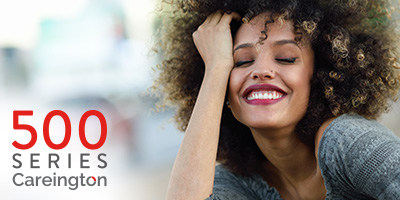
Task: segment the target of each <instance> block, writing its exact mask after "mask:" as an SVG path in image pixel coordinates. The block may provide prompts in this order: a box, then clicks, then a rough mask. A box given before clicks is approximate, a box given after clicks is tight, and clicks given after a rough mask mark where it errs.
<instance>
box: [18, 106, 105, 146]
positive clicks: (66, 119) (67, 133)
mask: <svg viewBox="0 0 400 200" xmlns="http://www.w3.org/2000/svg"><path fill="white" fill-rule="evenodd" d="M32 115H33V111H32V110H14V112H13V128H14V129H15V130H27V131H28V132H29V133H30V134H31V140H30V141H29V142H28V143H27V144H20V143H18V142H17V141H14V142H13V143H12V145H13V146H14V147H15V148H17V149H22V150H25V149H29V148H31V147H33V145H35V143H36V140H37V132H36V130H35V128H34V127H32V126H31V125H28V124H20V123H19V118H18V117H19V116H32ZM56 115H58V116H60V117H61V118H62V119H63V120H64V123H65V136H64V139H63V141H62V142H61V143H60V144H54V143H53V142H52V141H51V139H50V133H49V127H50V121H51V119H52V118H53V117H54V116H56ZM92 115H94V116H96V117H97V118H98V119H99V120H100V125H101V135H100V139H99V141H98V142H97V143H96V144H90V143H89V142H88V141H87V139H86V135H85V125H86V120H87V119H88V118H89V117H90V116H92ZM43 137H44V141H45V142H46V144H47V146H49V147H50V148H52V149H56V150H57V149H62V148H64V147H65V146H67V144H68V142H69V140H70V139H71V120H70V119H69V117H68V115H67V114H66V113H65V112H63V111H61V110H53V111H51V112H49V113H48V114H47V115H46V117H45V119H44V122H43ZM106 137H107V122H106V118H105V117H104V116H103V114H101V112H99V111H97V110H89V111H87V112H85V113H84V114H83V115H82V117H81V120H80V121H79V138H80V140H81V142H82V144H83V146H85V147H86V148H88V149H92V150H94V149H98V148H100V147H101V146H103V144H104V142H105V141H106Z"/></svg>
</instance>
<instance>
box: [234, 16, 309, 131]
mask: <svg viewBox="0 0 400 200" xmlns="http://www.w3.org/2000/svg"><path fill="white" fill-rule="evenodd" d="M266 16H267V15H266V14H261V15H258V16H257V17H255V18H253V19H252V20H251V21H250V22H249V23H246V24H243V25H242V26H241V27H240V28H239V30H238V32H237V34H236V36H235V38H234V47H233V48H234V61H235V63H236V65H235V67H234V69H233V70H232V72H231V76H230V80H229V91H228V99H229V102H230V108H231V110H232V113H233V115H234V116H235V118H236V119H237V120H238V121H240V122H241V123H243V124H245V125H246V126H248V127H249V128H250V129H251V130H252V131H254V130H271V129H279V130H280V129H282V130H288V131H294V129H295V126H296V124H297V123H298V122H299V121H300V120H301V118H302V117H303V116H304V115H305V112H306V109H307V106H308V99H309V95H310V80H311V77H312V74H313V68H314V54H313V51H312V49H311V45H310V44H307V43H305V42H303V43H300V44H298V43H297V42H295V40H294V38H295V35H294V33H293V30H294V28H293V24H292V23H291V22H290V21H284V22H283V23H280V22H275V23H273V24H272V23H270V24H268V32H267V35H268V37H267V39H266V40H264V41H263V42H262V44H260V43H258V42H259V38H260V37H263V35H262V34H261V31H263V30H264V29H265V21H266Z"/></svg>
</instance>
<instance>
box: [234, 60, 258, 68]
mask: <svg viewBox="0 0 400 200" xmlns="http://www.w3.org/2000/svg"><path fill="white" fill-rule="evenodd" d="M252 62H254V60H245V61H239V62H237V63H235V67H240V66H242V65H245V64H249V63H252Z"/></svg>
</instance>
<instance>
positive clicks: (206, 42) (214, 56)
mask: <svg viewBox="0 0 400 200" xmlns="http://www.w3.org/2000/svg"><path fill="white" fill-rule="evenodd" d="M232 19H236V20H240V15H239V14H238V13H236V12H232V13H230V14H228V13H222V12H221V11H217V12H215V13H213V14H211V15H210V16H208V17H207V19H206V20H205V21H204V22H203V24H201V25H200V26H199V28H198V29H197V30H196V31H195V32H194V33H193V41H194V44H195V45H196V48H197V50H198V51H199V53H200V55H201V57H202V59H203V61H204V64H205V67H206V71H208V70H210V69H215V68H218V69H223V70H229V71H230V70H231V69H232V67H233V65H234V62H233V55H232V54H233V53H232V48H233V42H232V35H231V28H230V23H231V21H232Z"/></svg>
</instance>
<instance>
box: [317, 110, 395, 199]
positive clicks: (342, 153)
mask: <svg viewBox="0 0 400 200" xmlns="http://www.w3.org/2000/svg"><path fill="white" fill-rule="evenodd" d="M318 158H319V165H320V168H321V171H322V175H323V177H324V181H325V186H326V188H327V190H328V193H327V199H335V198H338V197H344V199H366V198H374V199H400V139H399V138H398V137H397V136H395V135H394V134H393V133H392V132H391V131H390V130H389V129H387V128H385V127H384V126H382V125H380V124H379V123H378V122H376V121H373V120H367V119H365V118H362V117H360V116H354V115H344V116H340V117H338V118H337V119H335V120H334V121H333V122H332V123H331V124H330V125H329V126H328V128H327V129H326V130H325V132H324V134H323V136H322V138H321V141H320V146H319V153H318Z"/></svg>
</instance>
